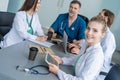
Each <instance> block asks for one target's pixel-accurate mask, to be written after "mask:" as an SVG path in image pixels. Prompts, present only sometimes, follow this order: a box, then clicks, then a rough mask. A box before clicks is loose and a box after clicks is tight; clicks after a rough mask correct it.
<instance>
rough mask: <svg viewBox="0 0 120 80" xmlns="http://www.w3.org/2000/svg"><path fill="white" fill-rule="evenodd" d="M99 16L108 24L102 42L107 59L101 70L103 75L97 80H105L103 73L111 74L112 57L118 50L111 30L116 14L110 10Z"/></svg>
mask: <svg viewBox="0 0 120 80" xmlns="http://www.w3.org/2000/svg"><path fill="white" fill-rule="evenodd" d="M98 16H100V17H103V18H104V19H105V20H106V22H107V31H106V34H105V36H104V38H103V39H102V40H101V46H102V49H103V52H104V57H105V58H104V64H103V67H102V69H101V73H100V75H99V77H98V79H97V80H104V78H105V76H106V75H104V74H102V73H106V74H107V73H108V72H109V70H110V69H111V67H112V66H111V65H110V64H111V60H112V55H113V53H114V51H115V48H116V43H115V37H114V34H113V33H112V32H111V31H110V29H109V28H110V27H111V25H112V23H113V20H114V13H113V12H111V11H110V10H107V9H103V10H102V11H101V12H100V13H99V15H98Z"/></svg>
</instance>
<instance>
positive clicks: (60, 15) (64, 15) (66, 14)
mask: <svg viewBox="0 0 120 80" xmlns="http://www.w3.org/2000/svg"><path fill="white" fill-rule="evenodd" d="M67 16H68V13H62V14H59V17H67Z"/></svg>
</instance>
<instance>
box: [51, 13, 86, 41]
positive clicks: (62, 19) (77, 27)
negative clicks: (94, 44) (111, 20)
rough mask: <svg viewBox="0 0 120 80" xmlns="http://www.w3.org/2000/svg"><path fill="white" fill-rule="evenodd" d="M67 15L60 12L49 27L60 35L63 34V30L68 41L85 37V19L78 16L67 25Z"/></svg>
mask: <svg viewBox="0 0 120 80" xmlns="http://www.w3.org/2000/svg"><path fill="white" fill-rule="evenodd" d="M68 15H69V14H68V13H65V14H60V15H59V16H58V17H57V19H56V20H55V22H54V23H53V24H52V25H51V27H52V28H53V29H54V31H55V32H56V33H57V34H58V35H61V36H63V33H64V30H65V32H66V33H67V35H68V41H70V42H72V41H73V40H74V39H76V40H80V39H85V30H86V23H85V21H84V20H83V19H82V18H81V17H80V16H78V17H77V19H76V20H75V21H74V22H73V23H72V24H71V26H70V27H69V24H68Z"/></svg>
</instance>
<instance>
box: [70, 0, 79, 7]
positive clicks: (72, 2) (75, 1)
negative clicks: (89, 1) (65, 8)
mask: <svg viewBox="0 0 120 80" xmlns="http://www.w3.org/2000/svg"><path fill="white" fill-rule="evenodd" d="M70 4H78V5H79V7H81V3H80V1H77V0H73V1H71V3H70Z"/></svg>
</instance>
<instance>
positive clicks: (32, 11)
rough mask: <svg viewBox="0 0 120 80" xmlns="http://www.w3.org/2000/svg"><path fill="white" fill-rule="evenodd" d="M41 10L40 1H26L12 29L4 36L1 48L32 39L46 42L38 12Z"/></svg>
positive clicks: (17, 14) (16, 16)
mask: <svg viewBox="0 0 120 80" xmlns="http://www.w3.org/2000/svg"><path fill="white" fill-rule="evenodd" d="M39 8H40V0H25V2H24V4H23V6H22V7H21V8H20V9H19V11H18V12H17V13H16V15H15V18H14V21H13V25H12V29H11V30H10V31H9V33H8V34H6V35H5V36H4V40H3V41H2V42H1V44H3V45H1V47H2V48H4V47H8V46H11V45H14V44H17V43H19V42H22V41H24V40H26V39H27V40H28V39H32V40H37V41H41V42H42V41H46V40H47V36H45V35H44V32H43V30H42V27H41V24H40V22H39V19H38V15H37V12H38V10H39Z"/></svg>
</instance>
